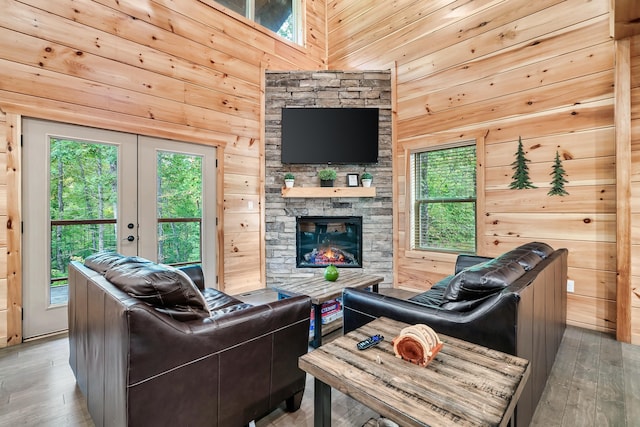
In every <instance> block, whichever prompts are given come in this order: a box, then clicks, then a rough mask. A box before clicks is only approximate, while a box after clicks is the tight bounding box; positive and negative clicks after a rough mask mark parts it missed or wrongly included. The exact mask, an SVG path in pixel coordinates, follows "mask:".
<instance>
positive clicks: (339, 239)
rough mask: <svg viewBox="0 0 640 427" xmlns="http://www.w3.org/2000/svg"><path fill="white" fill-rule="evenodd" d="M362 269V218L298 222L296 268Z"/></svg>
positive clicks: (313, 218)
mask: <svg viewBox="0 0 640 427" xmlns="http://www.w3.org/2000/svg"><path fill="white" fill-rule="evenodd" d="M330 264H333V265H335V266H337V267H347V268H349V267H350V268H361V267H362V217H361V216H351V217H333V216H304V217H298V218H296V267H298V268H300V267H311V268H313V267H316V268H317V267H326V266H328V265H330Z"/></svg>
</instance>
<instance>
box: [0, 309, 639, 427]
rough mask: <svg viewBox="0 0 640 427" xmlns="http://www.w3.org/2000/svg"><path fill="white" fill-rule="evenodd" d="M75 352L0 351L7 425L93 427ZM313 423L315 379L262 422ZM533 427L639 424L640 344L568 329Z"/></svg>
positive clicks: (346, 411) (341, 405) (42, 343)
mask: <svg viewBox="0 0 640 427" xmlns="http://www.w3.org/2000/svg"><path fill="white" fill-rule="evenodd" d="M253 297H254V296H248V297H247V299H250V298H253ZM336 333H339V332H336ZM329 339H330V337H329ZM68 353H69V349H68V341H67V337H66V335H58V336H54V337H49V338H45V339H41V340H37V341H32V342H28V343H24V344H21V345H18V346H14V347H9V348H5V349H1V350H0V426H19V425H21V426H56V427H57V426H93V422H92V421H91V418H90V416H89V414H88V412H87V409H86V403H85V399H84V397H83V396H82V393H80V391H79V389H78V388H77V386H76V383H75V379H74V377H73V374H72V372H71V369H70V368H69V364H68V361H67V359H68ZM332 410H333V413H332V417H333V426H337V427H347V426H349V427H351V426H357V427H359V426H362V425H363V424H365V423H366V422H367V421H368V420H369V419H370V418H372V417H375V416H376V415H375V414H374V413H373V411H371V410H370V409H368V408H366V407H364V406H363V405H360V404H359V403H357V402H355V401H354V400H352V399H351V398H349V397H348V396H345V395H343V394H342V393H340V392H338V391H335V390H334V391H333V392H332ZM312 425H313V378H312V377H308V378H307V388H306V391H305V395H304V399H303V403H302V407H301V408H300V410H298V411H297V412H295V413H287V412H285V411H284V410H283V409H277V410H276V411H274V412H272V413H271V414H269V415H267V416H266V417H264V418H262V419H260V420H258V421H257V422H256V427H285V426H309V427H310V426H312ZM531 426H535V427H538V426H540V427H542V426H545V427H549V426H563V427H569V426H576V427H578V426H580V427H583V426H616V427H619V426H640V346H633V345H629V344H623V343H619V342H617V341H615V339H614V338H613V337H612V336H610V335H606V334H602V333H599V332H594V331H589V330H583V329H579V328H575V327H568V328H567V331H566V333H565V335H564V338H563V341H562V345H561V347H560V350H559V353H558V356H557V358H556V362H555V364H554V366H553V370H552V373H551V376H550V378H549V380H548V382H547V387H546V389H545V392H544V394H543V396H542V400H541V402H540V404H539V405H538V408H537V410H536V413H535V416H534V419H533V421H532V423H531Z"/></svg>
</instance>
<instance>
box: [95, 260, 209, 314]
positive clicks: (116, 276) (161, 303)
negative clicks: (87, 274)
mask: <svg viewBox="0 0 640 427" xmlns="http://www.w3.org/2000/svg"><path fill="white" fill-rule="evenodd" d="M105 278H106V279H107V280H109V281H110V282H111V283H113V284H114V285H115V286H116V287H118V288H120V289H121V290H123V291H124V292H126V293H128V294H129V295H131V296H133V297H136V298H138V299H139V300H141V301H144V302H146V303H148V304H150V305H152V306H154V307H155V308H157V309H158V310H159V311H161V312H163V313H166V314H168V315H170V316H171V317H173V318H175V319H177V320H193V319H201V318H206V317H209V316H210V314H211V313H210V312H209V308H208V307H207V302H206V301H205V299H204V296H203V295H202V293H201V292H200V291H199V290H198V288H197V287H196V285H195V284H194V283H193V281H192V280H191V279H190V278H189V276H188V275H187V274H186V273H184V272H182V271H180V270H178V269H176V268H173V267H169V266H166V265H159V264H155V263H152V262H146V263H144V262H135V261H132V262H129V263H123V264H121V265H118V266H115V267H113V268H111V269H109V270H107V272H106V273H105Z"/></svg>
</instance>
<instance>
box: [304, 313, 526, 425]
mask: <svg viewBox="0 0 640 427" xmlns="http://www.w3.org/2000/svg"><path fill="white" fill-rule="evenodd" d="M406 326H408V325H407V324H405V323H402V322H398V321H395V320H391V319H386V318H379V319H376V320H374V321H373V322H371V323H369V324H367V325H364V326H363V327H361V328H359V329H356V330H355V331H352V332H350V333H348V334H347V335H344V336H342V337H340V338H337V339H335V340H334V341H332V342H330V343H328V344H325V345H323V346H322V347H320V348H318V349H316V350H313V351H311V352H309V353H307V354H305V355H304V356H301V357H300V358H299V360H298V365H299V366H300V368H301V369H302V370H304V371H306V372H308V373H309V374H311V375H313V376H314V377H315V381H314V383H315V385H314V388H315V396H314V411H315V413H314V425H315V426H316V427H327V426H330V425H331V388H335V389H336V390H339V391H341V392H342V393H344V394H347V395H348V396H351V397H352V398H354V399H355V400H357V401H359V402H361V403H362V404H364V405H366V406H368V407H369V408H371V409H373V410H374V411H375V412H377V413H379V414H381V415H382V416H384V417H387V418H389V419H390V420H392V421H395V422H396V423H398V424H399V425H401V426H402V427H407V426H433V427H435V426H461V425H462V426H475V425H486V426H505V425H507V424H508V423H509V420H510V418H511V416H512V414H513V411H514V408H515V406H516V403H517V402H518V398H519V397H520V393H521V392H522V389H523V388H524V385H525V383H526V381H527V379H528V377H529V372H530V367H529V362H528V361H527V360H525V359H522V358H519V357H516V356H512V355H509V354H506V353H502V352H499V351H496V350H491V349H488V348H486V347H483V346H480V345H476V344H472V343H469V342H466V341H462V340H459V339H456V338H452V337H448V336H446V335H440V338H441V339H442V341H443V342H444V346H443V348H442V350H441V351H440V353H438V355H437V356H436V358H435V359H434V360H433V361H431V363H430V364H429V365H428V366H427V367H426V368H425V367H420V366H417V365H413V364H411V363H409V362H406V361H404V360H401V359H398V358H397V357H396V356H395V354H394V352H393V344H392V343H391V340H392V339H393V338H395V337H396V336H397V335H398V334H399V333H400V330H401V329H402V328H404V327H406ZM374 334H381V335H383V336H384V341H382V342H381V343H380V344H378V345H377V346H375V347H372V348H369V349H367V350H358V349H356V343H358V342H359V341H362V340H363V339H365V338H367V337H369V336H371V335H374Z"/></svg>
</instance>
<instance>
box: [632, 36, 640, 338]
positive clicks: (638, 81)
mask: <svg viewBox="0 0 640 427" xmlns="http://www.w3.org/2000/svg"><path fill="white" fill-rule="evenodd" d="M631 342H632V343H634V344H640V36H634V37H632V38H631Z"/></svg>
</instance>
